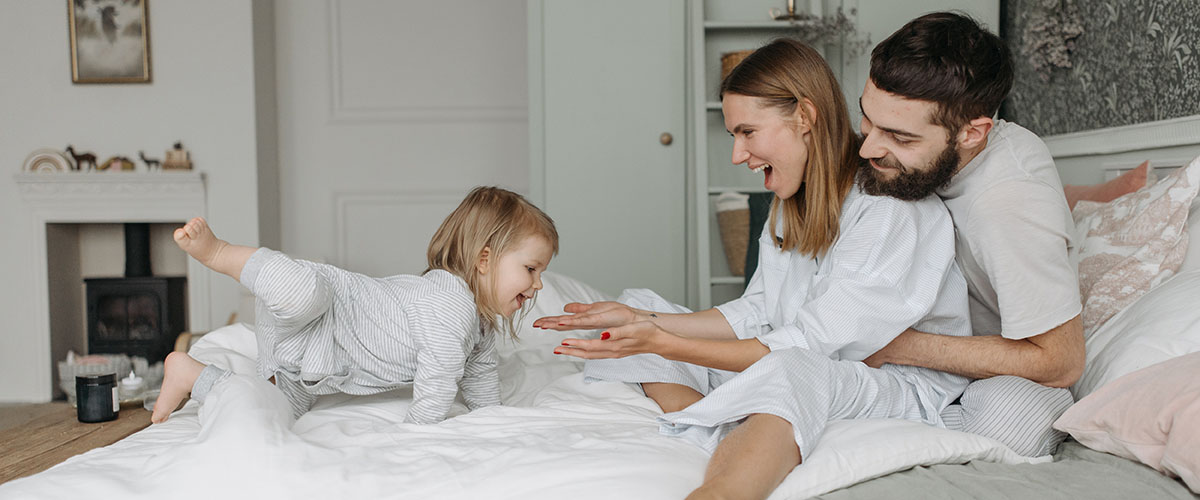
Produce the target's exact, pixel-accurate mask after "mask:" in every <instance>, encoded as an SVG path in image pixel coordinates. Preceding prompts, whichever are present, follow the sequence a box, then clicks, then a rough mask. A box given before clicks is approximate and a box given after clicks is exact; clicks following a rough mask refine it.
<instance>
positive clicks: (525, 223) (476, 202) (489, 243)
mask: <svg viewBox="0 0 1200 500" xmlns="http://www.w3.org/2000/svg"><path fill="white" fill-rule="evenodd" d="M530 236H541V237H543V238H545V239H546V241H547V242H549V243H550V247H551V248H552V250H553V253H554V254H558V230H556V229H555V228H554V221H553V220H551V219H550V217H549V216H548V215H546V213H545V212H542V211H541V209H539V208H538V207H535V206H533V204H532V203H529V201H528V200H526V199H525V198H523V197H522V196H521V195H519V194H517V193H514V192H512V191H509V190H506V189H501V188H498V187H477V188H475V189H473V190H471V192H470V193H469V194H467V197H466V198H464V199H463V201H462V203H460V204H459V205H458V208H456V209H454V211H453V212H450V215H449V216H447V217H446V220H445V221H443V222H442V226H441V227H439V228H438V230H437V232H436V233H434V234H433V239H432V240H431V241H430V242H429V250H428V251H427V252H426V256H427V257H428V261H429V268H428V269H426V270H425V272H429V271H431V270H433V269H442V270H445V271H447V272H450V273H451V274H454V275H456V276H458V277H460V278H462V279H463V280H464V281H466V282H467V287H469V288H470V289H471V293H472V294H474V295H475V306H476V308H477V309H478V311H479V321H480V322H481V323H482V324H483V325H484V326H486V327H487V329H489V330H497V329H499V328H498V326H499V325H497V321H496V318H497V316H499V317H502V318H504V324H503V326H504V329H505V330H506V331H507V333H508V334H509V335H510V336H511V337H512V338H516V337H517V331H516V327H515V326H514V325H513V318H512V317H511V316H506V315H505V314H504V313H503V310H502V307H501V306H502V303H501V301H500V298H499V297H496V292H495V286H494V283H495V278H496V273H495V272H489V273H488V276H490V277H489V278H488V280H487V283H481V282H480V281H481V279H480V275H479V272H478V271H477V270H476V267H475V266H476V264H478V263H479V259H480V257H481V256H482V255H483V250H484V249H485V248H487V249H489V251H490V253H489V255H488V259H489V260H490V261H491V262H492V263H495V262H498V261H499V259H500V256H502V255H504V254H505V253H507V252H508V251H509V250H511V249H512V248H513V247H515V246H517V245H519V244H520V243H521V242H522V241H524V240H525V238H528V237H530ZM493 266H494V264H493ZM493 269H494V267H493ZM535 298H536V295H535ZM529 302H530V304H532V303H533V300H530V301H529ZM522 317H524V314H522Z"/></svg>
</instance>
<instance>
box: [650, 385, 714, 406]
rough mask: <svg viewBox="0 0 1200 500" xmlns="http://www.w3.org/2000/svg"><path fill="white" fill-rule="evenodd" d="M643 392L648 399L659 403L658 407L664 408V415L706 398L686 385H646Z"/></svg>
mask: <svg viewBox="0 0 1200 500" xmlns="http://www.w3.org/2000/svg"><path fill="white" fill-rule="evenodd" d="M642 390H643V391H646V396H647V397H649V398H650V399H653V400H654V402H655V403H658V407H659V408H662V411H663V413H671V412H673V411H679V410H682V409H684V408H687V407H689V406H691V405H692V403H695V402H696V401H700V399H702V398H703V397H704V395H702V394H700V393H699V392H696V390H695V389H692V388H691V387H688V386H686V385H679V384H668V383H665V382H654V383H644V384H642Z"/></svg>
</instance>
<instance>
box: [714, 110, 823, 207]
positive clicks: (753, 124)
mask: <svg viewBox="0 0 1200 500" xmlns="http://www.w3.org/2000/svg"><path fill="white" fill-rule="evenodd" d="M796 109H797V113H795V114H794V116H791V117H788V116H785V115H784V114H783V113H781V112H780V111H779V109H778V108H775V107H773V106H770V105H768V104H767V103H766V100H765V99H763V98H761V97H749V96H745V95H741V94H730V93H727V94H725V96H724V97H723V98H722V102H721V111H722V112H724V114H725V130H727V131H728V132H729V133H730V134H731V135H733V158H732V159H731V161H732V162H733V164H734V165H742V164H745V166H746V168H748V169H750V170H751V171H753V172H757V173H759V174H761V175H762V176H763V187H764V188H766V189H767V190H768V191H771V192H773V193H775V195H776V196H778V197H779V198H780V199H784V200H786V199H788V198H791V197H792V196H793V195H795V194H796V192H798V191H799V190H800V184H801V183H802V182H803V180H804V169H805V168H806V167H807V165H808V148H809V141H810V140H811V137H812V134H811V127H810V125H809V124H808V123H807V121H806V120H804V119H803V118H802V116H801V115H800V114H799V110H800V109H801V107H800V106H797V107H796Z"/></svg>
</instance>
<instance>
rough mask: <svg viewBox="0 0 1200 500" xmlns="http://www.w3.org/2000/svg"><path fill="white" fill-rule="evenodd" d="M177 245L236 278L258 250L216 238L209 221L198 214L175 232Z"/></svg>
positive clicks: (194, 256)
mask: <svg viewBox="0 0 1200 500" xmlns="http://www.w3.org/2000/svg"><path fill="white" fill-rule="evenodd" d="M172 236H173V237H174V238H175V244H177V245H179V248H182V249H183V251H185V252H187V254H188V255H190V256H192V258H193V259H196V260H197V261H199V262H200V263H201V264H204V265H205V266H208V268H209V269H212V270H213V271H216V272H219V273H221V274H224V275H226V276H229V277H231V278H233V279H235V280H239V281H240V280H241V279H242V268H243V267H245V266H246V261H247V260H250V256H251V255H254V252H255V251H256V250H258V249H257V248H254V247H247V246H242V245H232V244H230V243H229V242H228V241H225V240H222V239H220V238H217V235H215V234H213V232H212V229H210V228H209V227H208V222H207V221H205V220H204V218H203V217H195V218H193V219H192V220H190V221H188V223H187V224H186V225H184V226H183V227H181V228H179V229H176V230H175V233H174V234H172Z"/></svg>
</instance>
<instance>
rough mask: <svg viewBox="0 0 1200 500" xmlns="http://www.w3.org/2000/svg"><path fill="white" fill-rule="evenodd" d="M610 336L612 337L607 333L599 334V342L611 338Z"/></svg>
mask: <svg viewBox="0 0 1200 500" xmlns="http://www.w3.org/2000/svg"><path fill="white" fill-rule="evenodd" d="M611 336H612V335H609V334H608V332H604V333H601V334H600V340H608V338H609V337H611Z"/></svg>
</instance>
